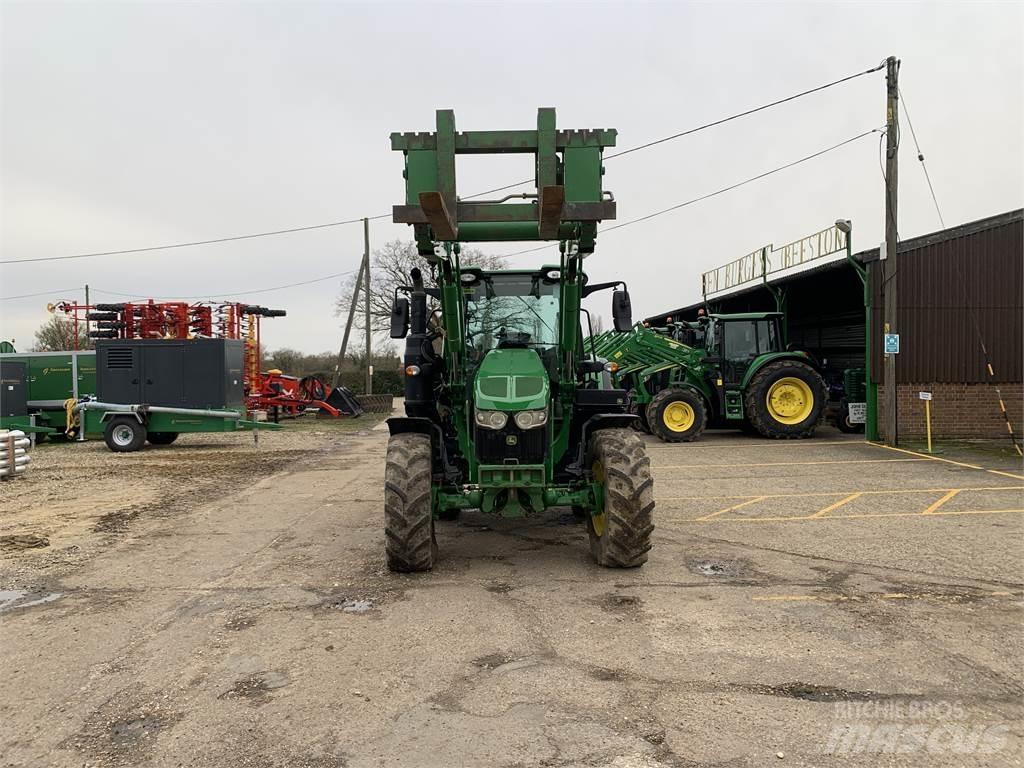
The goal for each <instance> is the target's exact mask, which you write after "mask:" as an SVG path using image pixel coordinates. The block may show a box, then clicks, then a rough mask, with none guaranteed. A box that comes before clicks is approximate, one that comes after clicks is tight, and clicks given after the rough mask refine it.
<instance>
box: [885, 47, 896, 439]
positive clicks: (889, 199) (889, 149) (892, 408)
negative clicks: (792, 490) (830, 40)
mask: <svg viewBox="0 0 1024 768" xmlns="http://www.w3.org/2000/svg"><path fill="white" fill-rule="evenodd" d="M899 72H900V62H899V61H898V60H897V59H896V57H895V56H890V57H889V58H888V59H886V61H885V87H886V99H885V109H886V120H885V122H886V141H885V262H884V268H883V275H884V281H883V283H882V291H883V294H884V300H885V307H884V311H885V317H884V320H883V322H884V328H885V333H899V326H898V325H897V320H896V313H897V306H898V305H897V302H896V279H897V277H896V276H897V273H898V271H899V270H898V267H897V264H896V262H897V259H898V258H899V256H898V254H897V250H898V246H899V243H898V238H899V230H898V228H897V226H896V214H897V212H898V210H899V208H898V200H897V192H898V189H899V151H898V150H899V103H898V100H899ZM897 357H898V355H892V354H887V355H885V441H886V443H888V444H889V445H892V446H895V445H897V444H898V443H899V427H898V425H897V417H898V408H897V399H898V397H897V387H898V384H897V381H896V358H897Z"/></svg>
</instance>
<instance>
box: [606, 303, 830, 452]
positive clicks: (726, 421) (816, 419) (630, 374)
mask: <svg viewBox="0 0 1024 768" xmlns="http://www.w3.org/2000/svg"><path fill="white" fill-rule="evenodd" d="M781 320H782V315H781V313H779V312H756V313H746V314H732V315H714V314H713V315H710V316H707V317H704V318H701V320H700V321H699V322H695V323H680V322H677V323H674V324H672V325H670V326H667V327H665V328H657V329H655V328H647V327H644V326H643V325H639V324H638V325H637V326H636V327H635V328H633V329H631V330H630V331H629V332H627V333H615V332H613V331H609V332H607V333H604V334H601V335H600V336H597V337H594V338H592V339H589V340H588V342H589V343H588V344H587V348H588V349H589V350H591V351H592V352H593V353H594V354H596V355H599V356H602V357H605V358H607V359H608V360H609V361H611V362H613V363H615V366H616V371H615V381H616V382H617V383H618V385H619V386H622V387H624V388H626V389H628V390H629V391H630V394H631V401H632V405H633V410H634V411H635V412H636V413H637V415H638V416H639V419H640V421H639V423H640V425H641V427H642V428H643V429H645V430H646V431H649V432H651V433H652V434H653V435H655V436H657V437H658V438H660V439H662V440H664V441H666V442H688V441H691V440H694V439H696V438H697V437H699V436H700V434H701V433H702V432H703V431H704V428H705V427H706V426H716V427H729V426H734V427H740V428H744V429H751V430H753V431H755V432H757V433H759V434H761V435H763V436H764V437H770V438H799V437H810V436H811V435H812V434H814V430H815V428H816V427H817V425H818V424H819V423H820V422H821V420H822V414H823V412H824V409H825V405H826V401H827V399H828V394H827V390H826V387H825V381H824V379H823V378H822V376H821V373H820V372H819V370H818V365H817V362H816V361H815V360H814V359H813V358H812V357H811V356H810V355H808V354H807V353H806V352H802V351H799V350H787V349H785V348H784V345H783V343H782V333H781V328H780V321H781Z"/></svg>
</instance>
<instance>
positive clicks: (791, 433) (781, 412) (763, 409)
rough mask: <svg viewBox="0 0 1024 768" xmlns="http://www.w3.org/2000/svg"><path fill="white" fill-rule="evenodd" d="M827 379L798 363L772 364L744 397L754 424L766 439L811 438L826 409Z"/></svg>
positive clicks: (785, 361)
mask: <svg viewBox="0 0 1024 768" xmlns="http://www.w3.org/2000/svg"><path fill="white" fill-rule="evenodd" d="M825 393H826V389H825V380H824V379H822V378H821V375H820V374H818V372H817V371H815V370H814V369H813V368H812V367H811V366H809V365H806V364H805V363H801V362H800V361H798V360H779V361H777V362H774V363H768V364H767V365H765V366H764V367H763V368H761V369H760V370H759V371H758V372H757V373H755V374H754V376H753V378H752V379H751V380H750V384H749V385H748V386H747V391H746V393H745V394H744V408H745V410H746V412H747V418H748V419H749V420H750V424H751V425H752V426H753V427H754V429H756V430H757V431H758V433H759V434H761V435H763V436H764V437H771V438H776V439H787V438H799V437H810V436H811V435H813V434H814V430H815V428H816V427H817V426H818V424H819V422H821V416H822V413H823V411H824V409H825V399H826V397H825Z"/></svg>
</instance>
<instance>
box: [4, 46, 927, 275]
mask: <svg viewBox="0 0 1024 768" xmlns="http://www.w3.org/2000/svg"><path fill="white" fill-rule="evenodd" d="M884 66H885V62H884V61H883V62H882V63H881V64H879V65H878V66H877V67H872V68H871V69H867V70H864V71H863V72H856V73H854V74H852V75H847V76H846V77H841V78H839V79H838V80H833V81H831V82H829V83H824V84H822V85H819V86H816V87H814V88H809V89H807V90H805V91H800V92H799V93H794V94H793V95H791V96H787V97H785V98H783V99H776V100H775V101H772V102H769V103H767V104H762V105H761V106H759V107H753V108H751V109H747V110H744V111H742V112H737V113H736V114H733V115H729V116H727V117H723V118H720V119H718V120H713V121H712V122H710V123H704V124H703V125H698V126H696V127H694V128H688V129H687V130H685V131H680V132H679V133H674V134H672V135H671V136H665V137H663V138H660V139H655V140H654V141H649V142H647V143H646V144H641V145H639V146H636V147H631V148H629V149H624V150H623V151H621V152H616V153H614V154H611V155H608V156H607V157H606V158H605V159H606V160H611V159H613V158H616V157H622V156H623V155H628V154H630V153H632V152H639V151H640V150H643V149H648V148H650V147H654V146H657V145H658V144H664V143H666V142H669V141H674V140H675V139H679V138H682V137H683V136H689V135H691V134H694V133H697V132H698V131H703V130H706V129H708V128H713V127H715V126H718V125H722V124H723V123H728V122H730V121H732V120H738V119H739V118H741V117H747V116H748V115H753V114H754V113H756V112H761V111H763V110H765V109H770V108H772V107H776V106H778V105H779V104H785V103H786V102H789V101H793V100H795V99H799V98H801V97H803V96H808V95H810V94H812V93H817V92H818V91H823V90H825V89H827V88H832V87H834V86H836V85H840V84H842V83H846V82H849V81H850V80H855V79H856V78H858V77H863V76H864V75H870V74H872V73H873V72H877V71H879V70H880V69H882V68H883V67H884ZM908 120H909V117H908ZM532 182H533V179H524V180H522V181H517V182H514V183H512V184H506V185H504V186H501V187H495V188H493V189H488V190H484V191H483V192H476V193H474V194H472V195H467V196H466V197H464V198H461V199H463V200H470V199H472V198H474V197H482V196H483V195H489V194H492V193H494V192H503V191H505V190H507V189H513V188H514V187H520V186H522V185H524V184H530V183H532ZM389 216H391V214H390V213H382V214H380V215H377V216H368V217H367V218H368V219H369V220H370V221H375V220H377V219H386V218H388V217H389ZM362 220H363V219H362V217H360V218H357V219H346V220H345V221H332V222H328V223H326V224H313V225H310V226H306V227H291V228H289V229H277V230H273V231H270V232H256V233H253V234H249V235H234V236H231V237H218V238H214V239H211V240H195V241H192V242H187V243H172V244H170V245H153V246H149V247H146V248H127V249H124V250H119V251H97V252H94V253H76V254H71V255H69V256H43V257H38V258H34V259H5V260H0V264H32V263H37V262H42V261H67V260H69V259H90V258H94V257H97V256H122V255H126V254H130V253H146V252H148V251H163V250H169V249H172V248H190V247H192V246H196V245H213V244H216V243H227V242H232V241H236V240H252V239H254V238H258V237H271V236H274V235H286V234H292V233H295V232H308V231H310V230H314V229H327V228H328V227H341V226H345V225H347V224H355V223H357V222H360V221H362Z"/></svg>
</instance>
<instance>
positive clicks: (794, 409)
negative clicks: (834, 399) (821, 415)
mask: <svg viewBox="0 0 1024 768" xmlns="http://www.w3.org/2000/svg"><path fill="white" fill-rule="evenodd" d="M765 404H766V405H767V406H768V413H769V415H771V417H772V418H773V419H775V420H776V421H777V422H779V423H780V424H799V423H800V422H801V421H803V420H804V419H806V418H807V417H808V416H810V415H811V411H813V410H814V392H812V391H811V388H810V386H808V384H807V383H806V382H805V381H802V380H801V379H797V378H794V377H792V376H787V377H786V378H784V379H779V380H778V381H776V382H775V383H774V384H772V386H771V387H770V388H769V390H768V396H767V397H766V398H765Z"/></svg>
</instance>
